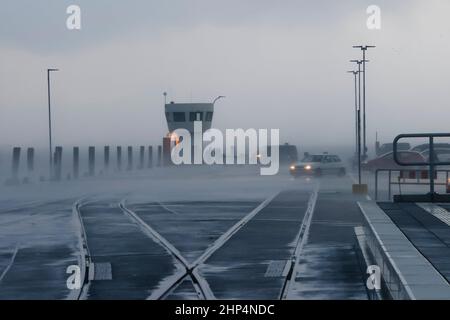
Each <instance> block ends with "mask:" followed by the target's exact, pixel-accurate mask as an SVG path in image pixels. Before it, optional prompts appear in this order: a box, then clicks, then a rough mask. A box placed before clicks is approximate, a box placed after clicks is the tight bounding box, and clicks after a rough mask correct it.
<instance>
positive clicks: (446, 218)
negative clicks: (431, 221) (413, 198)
mask: <svg viewBox="0 0 450 320" xmlns="http://www.w3.org/2000/svg"><path fill="white" fill-rule="evenodd" d="M416 205H417V206H419V207H421V208H422V209H424V210H425V211H427V212H429V213H431V214H432V215H433V216H435V217H436V218H438V219H439V220H441V221H442V222H444V223H445V224H447V225H448V226H450V213H449V212H448V211H447V210H446V209H444V208H442V207H440V206H438V205H435V204H433V203H416Z"/></svg>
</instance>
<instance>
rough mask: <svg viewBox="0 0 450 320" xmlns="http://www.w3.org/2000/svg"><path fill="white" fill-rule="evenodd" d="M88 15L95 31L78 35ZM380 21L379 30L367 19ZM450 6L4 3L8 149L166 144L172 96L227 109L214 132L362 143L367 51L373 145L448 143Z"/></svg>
mask: <svg viewBox="0 0 450 320" xmlns="http://www.w3.org/2000/svg"><path fill="white" fill-rule="evenodd" d="M71 4H77V5H79V6H80V7H81V18H82V30H80V31H69V30H68V29H67V28H66V18H67V14H66V8H67V6H69V5H71ZM371 4H375V5H378V6H380V8H381V18H382V26H381V27H382V28H381V30H368V29H367V27H366V19H367V17H368V15H367V14H366V8H367V6H368V5H371ZM449 12H450V1H448V0H431V1H430V0H407V1H406V0H405V1H401V0H396V1H394V0H389V1H381V0H372V1H364V0H354V1H350V0H349V1H331V0H330V1H324V0H319V1H318V0H314V1H312V0H311V1H300V0H297V1H294V0H284V1H268V0H221V1H217V0H185V1H181V0H160V1H156V0H154V1H152V0H127V1H125V0H120V1H119V0H79V1H63V0H28V1H25V0H2V1H1V5H0V145H13V144H20V145H24V146H39V145H46V144H47V137H48V136H47V135H48V133H47V96H46V94H47V92H46V72H45V70H46V68H47V67H57V68H60V69H61V71H60V72H59V73H56V74H53V75H52V80H53V81H52V83H53V84H52V90H53V91H52V97H53V121H54V137H55V143H56V144H58V145H74V144H77V145H88V144H106V143H111V144H132V145H140V144H143V143H146V144H150V143H151V144H154V143H158V142H160V138H161V137H162V136H163V135H165V134H166V133H167V126H166V123H165V119H164V108H163V96H162V93H163V92H164V91H167V92H168V95H169V98H170V99H171V100H174V101H176V102H190V101H192V102H207V101H211V100H212V99H214V97H216V96H217V95H226V96H227V98H226V99H224V100H221V101H220V103H218V104H217V105H216V113H215V118H214V123H213V126H214V127H217V128H220V129H225V128H279V129H280V134H281V138H282V142H284V141H289V142H291V143H295V144H298V145H305V144H306V145H311V144H316V143H317V144H324V145H331V144H340V145H344V144H351V143H352V142H353V141H354V140H353V133H354V123H353V119H354V115H353V108H354V105H353V79H352V75H350V74H346V71H347V70H351V69H352V68H353V66H352V64H351V63H349V62H348V60H349V59H354V58H360V57H361V53H360V52H359V51H357V50H355V49H352V48H351V46H352V45H357V44H373V45H377V48H376V49H373V50H371V51H369V52H368V59H370V63H369V64H368V67H367V116H368V136H369V138H370V140H369V141H370V143H372V141H373V140H374V137H375V131H378V132H379V136H380V138H381V139H382V140H384V141H385V142H387V140H392V138H393V136H394V135H396V134H398V133H402V132H419V131H449V120H450V104H449V102H450V86H449V85H450V61H449V60H448V57H450V20H449V19H448V13H449Z"/></svg>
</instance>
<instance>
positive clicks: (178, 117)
mask: <svg viewBox="0 0 450 320" xmlns="http://www.w3.org/2000/svg"><path fill="white" fill-rule="evenodd" d="M173 121H175V122H185V121H186V115H185V113H184V112H174V113H173Z"/></svg>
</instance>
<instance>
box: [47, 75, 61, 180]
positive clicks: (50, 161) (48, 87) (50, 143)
mask: <svg viewBox="0 0 450 320" xmlns="http://www.w3.org/2000/svg"><path fill="white" fill-rule="evenodd" d="M56 71H59V70H58V69H47V97H48V141H49V165H50V179H52V176H53V147H52V109H51V95H50V73H51V72H56Z"/></svg>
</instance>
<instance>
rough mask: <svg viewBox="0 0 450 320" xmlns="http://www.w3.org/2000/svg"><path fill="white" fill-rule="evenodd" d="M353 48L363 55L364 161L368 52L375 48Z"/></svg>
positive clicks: (365, 149)
mask: <svg viewBox="0 0 450 320" xmlns="http://www.w3.org/2000/svg"><path fill="white" fill-rule="evenodd" d="M353 48H358V49H361V51H362V53H363V59H362V61H363V146H364V159H366V158H367V144H366V51H367V49H369V48H375V46H353Z"/></svg>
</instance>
